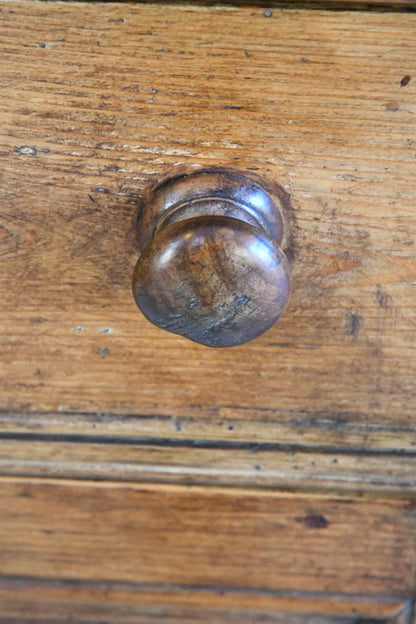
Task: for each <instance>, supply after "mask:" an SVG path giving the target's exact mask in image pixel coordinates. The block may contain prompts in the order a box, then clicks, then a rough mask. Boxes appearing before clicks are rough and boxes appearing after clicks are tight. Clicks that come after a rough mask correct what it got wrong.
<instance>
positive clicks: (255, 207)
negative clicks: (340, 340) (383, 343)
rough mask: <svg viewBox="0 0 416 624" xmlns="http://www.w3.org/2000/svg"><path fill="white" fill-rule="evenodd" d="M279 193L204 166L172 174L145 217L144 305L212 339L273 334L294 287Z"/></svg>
mask: <svg viewBox="0 0 416 624" xmlns="http://www.w3.org/2000/svg"><path fill="white" fill-rule="evenodd" d="M283 229H284V224H283V218H282V214H281V211H280V210H279V208H278V206H277V203H276V201H274V200H273V199H272V196H271V195H270V194H269V193H268V192H266V190H264V189H263V188H262V186H261V185H260V184H259V183H258V182H255V181H253V180H250V179H248V178H246V177H245V176H243V175H241V174H238V173H234V172H226V171H219V170H197V171H193V172H192V173H189V174H183V175H178V176H176V177H173V178H170V179H168V180H165V181H164V182H163V183H161V184H159V185H158V186H156V187H154V188H153V189H152V190H151V191H150V192H149V194H148V195H147V197H146V198H145V200H144V202H143V206H142V211H141V214H140V217H139V220H138V241H139V246H140V249H141V252H142V254H141V257H140V259H139V261H138V262H137V265H136V268H135V270H134V274H133V294H134V298H135V301H136V303H137V305H138V307H139V308H140V309H141V311H142V312H143V314H144V315H145V316H146V317H147V318H148V319H149V320H150V321H151V322H152V323H154V324H155V325H157V326H158V327H161V328H162V329H166V330H168V331H170V332H173V333H175V334H181V335H182V336H186V337H187V338H189V339H191V340H194V341H195V342H199V343H201V344H203V345H206V346H209V347H230V346H234V345H239V344H242V343H244V342H247V341H249V340H252V339H253V338H255V337H256V336H259V335H260V334H262V333H263V332H265V331H266V330H267V329H269V327H271V326H272V325H273V323H274V322H275V321H276V320H277V319H278V318H279V316H280V315H281V314H282V312H283V310H284V308H285V306H286V304H287V302H288V299H289V294H290V270H289V264H288V262H287V259H286V257H285V255H284V253H283V252H282V251H281V249H280V247H279V245H280V244H281V242H282V238H283Z"/></svg>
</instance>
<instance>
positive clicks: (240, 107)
mask: <svg viewBox="0 0 416 624" xmlns="http://www.w3.org/2000/svg"><path fill="white" fill-rule="evenodd" d="M223 109H224V110H242V109H243V107H242V106H233V105H227V106H223Z"/></svg>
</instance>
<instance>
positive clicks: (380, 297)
mask: <svg viewBox="0 0 416 624" xmlns="http://www.w3.org/2000/svg"><path fill="white" fill-rule="evenodd" d="M376 297H377V301H378V305H379V306H380V308H383V309H386V308H388V307H389V305H390V304H391V302H392V298H391V296H390V295H389V294H387V293H386V292H384V291H383V290H382V288H381V286H380V284H377V290H376Z"/></svg>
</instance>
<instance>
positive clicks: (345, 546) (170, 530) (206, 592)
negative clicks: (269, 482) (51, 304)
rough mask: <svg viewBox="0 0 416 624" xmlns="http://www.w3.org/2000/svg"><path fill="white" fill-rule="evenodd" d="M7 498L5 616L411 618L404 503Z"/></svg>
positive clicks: (107, 491)
mask: <svg viewBox="0 0 416 624" xmlns="http://www.w3.org/2000/svg"><path fill="white" fill-rule="evenodd" d="M0 492H1V495H0V517H1V527H2V528H1V531H0V552H1V553H2V554H1V574H2V577H1V584H0V586H1V590H0V601H1V604H2V605H3V607H2V616H3V617H6V616H7V617H11V618H13V617H19V618H20V617H21V616H25V617H28V614H30V617H32V619H33V617H35V616H36V617H37V618H38V619H39V621H42V622H44V621H46V620H45V619H43V618H46V617H47V618H48V619H47V621H48V622H49V621H50V618H55V619H56V621H61V620H60V618H61V619H62V618H63V621H68V620H67V619H65V618H68V617H69V616H71V618H78V620H74V619H71V622H72V621H80V622H81V621H88V622H89V621H102V618H103V617H104V619H105V621H114V622H130V621H134V622H154V621H160V620H161V618H162V616H163V618H162V619H163V621H167V622H176V621H178V622H179V621H180V622H187V621H192V622H195V621H196V622H199V621H201V622H218V621H221V620H222V619H223V618H225V620H226V621H236V622H237V621H241V622H245V621H249V622H253V621H254V622H257V621H259V622H260V621H271V622H283V621H285V622H296V623H297V622H309V623H310V622H318V621H319V622H327V621H328V622H344V621H345V622H353V621H354V622H356V621H358V620H356V619H351V618H352V617H353V616H354V617H355V618H356V617H357V613H359V614H361V616H362V617H365V618H378V619H377V621H381V622H383V621H386V622H387V621H389V622H392V621H394V622H396V621H397V622H399V621H403V622H406V621H407V619H406V618H407V617H408V604H407V598H408V597H409V596H410V595H411V591H412V581H413V572H414V568H415V561H414V552H413V550H412V544H413V539H414V534H415V517H414V508H413V506H412V504H411V503H410V502H409V501H407V500H384V499H378V500H375V499H371V498H368V499H367V498H366V497H363V498H358V497H357V498H355V497H351V496H343V497H338V498H334V497H333V496H327V495H322V494H316V495H311V494H304V495H302V494H296V495H295V494H291V493H282V492H280V493H279V492H276V491H273V490H268V489H264V490H256V491H254V490H251V489H249V488H225V487H199V486H189V487H186V486H180V485H179V486H178V485H152V484H129V483H124V484H123V483H112V482H106V483H104V482H103V483H94V482H87V481H70V480H54V479H50V480H41V479H27V478H3V480H2V482H1V489H0ZM221 613H222V614H223V615H220V614H221ZM311 613H318V614H320V619H319V618H318V620H315V619H313V618H312V619H310V618H311V617H312V616H311ZM224 614H228V615H227V616H225V615H224ZM283 614H285V615H283ZM396 615H397V617H399V615H400V618H402V619H401V620H400V619H394V620H392V619H391V618H392V617H393V618H396ZM361 616H360V617H361ZM94 618H95V619H94ZM100 618H101V619H100ZM123 618H124V619H123ZM132 618H133V619H132ZM233 618H234V619H233ZM250 618H251V619H250ZM253 618H254V619H253ZM256 618H257V619H256ZM264 618H265V619H264ZM282 618H283V619H282ZM403 618H405V619H403ZM29 620H30V618H29ZM0 621H1V622H3V621H7V620H4V619H3V620H1V619H0ZM19 621H20V620H19ZM30 621H32V620H30ZM359 621H360V622H361V621H366V620H359Z"/></svg>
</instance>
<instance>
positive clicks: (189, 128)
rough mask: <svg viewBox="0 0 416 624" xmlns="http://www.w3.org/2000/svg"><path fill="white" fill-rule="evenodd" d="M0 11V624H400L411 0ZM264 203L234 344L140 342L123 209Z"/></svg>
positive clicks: (403, 617)
mask: <svg viewBox="0 0 416 624" xmlns="http://www.w3.org/2000/svg"><path fill="white" fill-rule="evenodd" d="M366 5H367V6H366V7H363V6H359V5H357V4H356V3H354V4H352V3H351V5H350V4H349V3H344V6H343V7H342V6H340V5H339V4H335V3H333V2H330V1H328V2H327V3H326V6H324V5H321V6H320V7H313V6H312V5H311V6H308V3H304V4H303V5H302V6H301V5H296V4H293V5H286V6H285V7H283V6H277V5H276V3H274V4H273V3H272V4H271V5H268V6H265V5H260V4H258V3H255V2H253V3H251V4H250V3H237V4H234V5H233V4H231V3H230V4H217V5H213V4H210V3H208V4H207V3H205V4H204V3H198V4H197V3H190V2H188V3H186V2H182V3H176V2H174V1H172V2H171V3H165V2H156V3H154V4H151V3H122V2H120V3H113V2H109V3H95V2H94V3H88V2H80V3H70V2H68V3H66V2H48V1H46V2H32V1H29V0H17V1H7V0H1V1H0V256H1V258H0V259H1V265H0V266H1V270H0V275H1V303H0V326H1V338H0V341H1V347H0V353H1V355H0V475H1V476H0V623H1V624H9V623H10V624H12V623H25V624H40V623H42V624H69V623H71V624H103V623H106V624H133V623H134V624H163V623H166V624H197V623H198V624H227V623H233V624H264V623H266V624H268V623H270V624H272V623H273V624H277V623H279V624H370V623H378V624H387V623H389V624H410V623H411V622H412V621H413V620H412V619H413V615H412V614H413V608H412V602H413V597H414V588H415V572H416V11H415V12H412V11H413V10H415V9H416V4H415V3H414V2H413V1H412V2H407V3H406V2H402V3H395V2H394V0H392V1H390V2H389V3H387V4H386V3H383V2H379V3H378V6H376V5H371V3H370V4H369V3H366ZM191 165H201V166H208V167H213V166H214V167H216V166H220V167H224V168H229V169H230V170H238V171H240V172H243V173H245V174H246V175H250V174H253V175H259V176H262V177H263V178H264V179H265V180H269V181H271V182H273V183H277V184H279V185H280V186H281V188H282V189H283V190H284V192H285V194H286V197H287V206H286V218H287V221H288V226H289V230H290V236H289V237H288V240H287V244H286V249H285V251H286V254H287V256H288V258H289V261H290V265H291V271H292V282H293V292H292V296H291V299H290V303H289V305H288V307H287V309H286V312H285V313H284V315H283V317H282V318H281V319H280V320H279V322H278V323H277V324H276V325H275V326H273V328H272V329H270V330H269V331H268V332H267V333H266V334H264V335H263V336H261V337H260V338H257V339H256V340H254V341H252V342H250V343H247V344H246V345H243V346H239V347H233V348H224V349H210V348H207V347H203V346H201V345H198V344H195V343H192V342H190V341H188V340H186V339H184V338H182V337H180V336H175V335H173V334H169V333H167V332H164V331H162V330H160V329H158V328H156V327H154V326H153V325H151V324H150V323H149V322H148V321H147V320H146V319H145V318H144V317H143V316H142V315H141V314H140V312H139V311H138V310H137V308H136V306H135V304H134V301H133V297H132V293H131V276H132V271H133V267H134V265H135V263H136V261H137V258H138V256H139V252H138V249H137V243H136V234H135V228H136V217H137V205H138V201H139V199H140V196H141V194H142V193H143V192H144V190H145V189H146V188H147V187H148V186H149V184H152V183H155V182H157V181H158V180H160V179H162V178H163V177H164V176H165V175H166V174H169V172H171V171H175V170H176V168H178V167H183V166H191Z"/></svg>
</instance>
